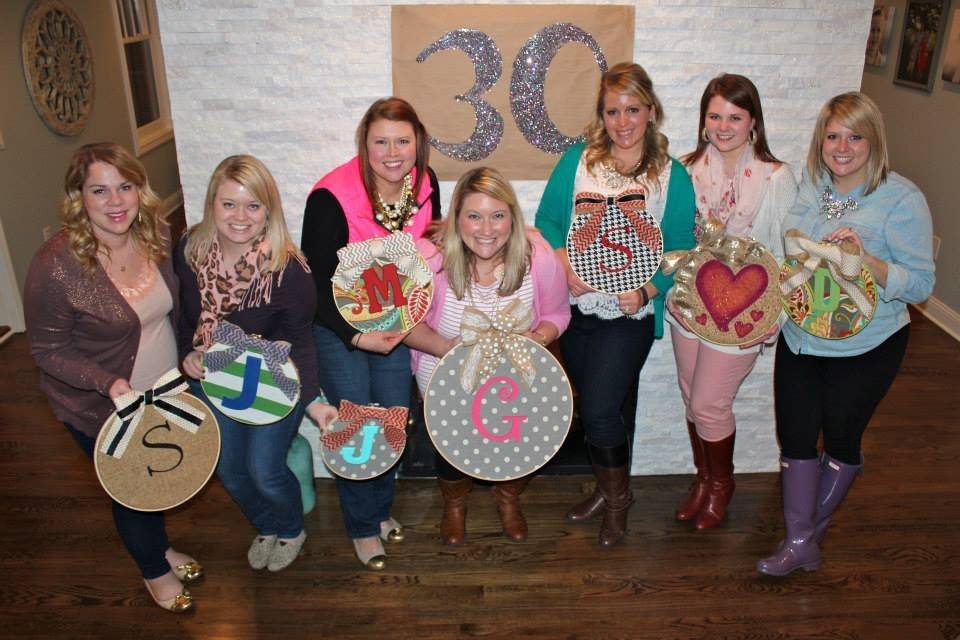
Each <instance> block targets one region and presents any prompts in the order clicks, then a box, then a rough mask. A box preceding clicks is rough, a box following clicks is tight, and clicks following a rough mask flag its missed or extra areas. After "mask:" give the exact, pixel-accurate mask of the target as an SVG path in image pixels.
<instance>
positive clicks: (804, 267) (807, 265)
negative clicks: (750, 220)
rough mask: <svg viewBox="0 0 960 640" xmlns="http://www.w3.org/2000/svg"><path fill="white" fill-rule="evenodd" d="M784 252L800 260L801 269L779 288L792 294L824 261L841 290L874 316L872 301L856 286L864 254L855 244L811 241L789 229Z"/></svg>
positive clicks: (786, 293) (788, 256)
mask: <svg viewBox="0 0 960 640" xmlns="http://www.w3.org/2000/svg"><path fill="white" fill-rule="evenodd" d="M783 248H784V255H785V256H786V257H787V258H793V259H795V260H796V261H797V265H798V269H797V270H796V271H794V272H793V273H792V274H791V275H790V276H788V277H787V278H786V279H785V280H784V281H783V282H781V283H780V291H781V292H782V293H783V294H784V295H789V293H790V292H791V291H793V290H794V289H796V288H797V287H799V286H801V285H802V284H803V283H805V282H806V281H807V280H809V279H810V278H812V277H813V274H814V272H815V271H816V270H817V268H819V267H820V266H821V264H825V265H826V267H827V269H828V270H829V271H830V275H831V276H832V277H833V280H834V281H835V282H836V283H837V284H838V285H839V286H840V290H841V291H843V292H844V293H845V294H847V296H848V297H849V298H850V299H851V300H853V303H854V304H855V305H857V308H858V309H860V311H861V312H863V314H864V315H866V316H867V317H872V316H873V303H872V302H870V298H868V297H867V294H866V292H864V291H863V289H861V288H860V286H858V285H857V283H856V279H857V277H858V276H859V275H860V269H861V267H862V266H863V253H862V252H861V251H860V249H859V247H857V246H856V245H855V244H853V243H852V242H851V243H847V244H845V245H839V244H834V243H831V242H817V241H815V240H811V239H810V238H809V237H808V236H807V235H805V234H804V233H803V232H801V231H798V230H796V229H788V230H787V231H786V233H784V237H783Z"/></svg>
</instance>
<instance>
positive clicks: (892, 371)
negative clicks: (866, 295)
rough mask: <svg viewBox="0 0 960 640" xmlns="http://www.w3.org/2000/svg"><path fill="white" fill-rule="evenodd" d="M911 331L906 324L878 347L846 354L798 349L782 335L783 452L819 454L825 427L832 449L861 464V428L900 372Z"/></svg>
mask: <svg viewBox="0 0 960 640" xmlns="http://www.w3.org/2000/svg"><path fill="white" fill-rule="evenodd" d="M909 335H910V325H907V326H905V327H903V328H902V329H900V330H899V331H897V332H896V333H894V334H893V335H892V336H890V337H889V338H887V339H886V340H885V341H884V342H882V343H881V344H880V345H879V346H877V347H875V348H874V349H872V350H870V351H867V352H866V353H862V354H860V355H858V356H850V357H846V358H825V357H822V356H808V355H796V354H794V353H793V352H791V351H790V349H789V348H788V347H787V344H786V341H785V340H784V339H783V338H781V339H780V342H779V343H778V344H777V359H776V364H775V365H774V374H773V388H774V398H775V400H776V402H775V408H776V416H777V437H778V438H779V439H780V453H781V455H783V457H785V458H791V459H793V460H810V459H812V458H816V457H817V439H818V437H819V435H820V431H821V429H822V430H823V448H824V450H825V451H826V452H827V453H828V454H830V455H831V456H832V457H834V458H836V459H837V460H839V461H840V462H843V463H846V464H854V465H856V464H860V462H861V459H860V440H861V438H862V437H863V432H864V431H866V429H867V424H868V423H869V422H870V418H871V417H872V416H873V412H874V411H875V410H876V408H877V405H878V404H880V401H881V400H883V397H884V396H885V395H886V394H887V391H888V390H889V389H890V385H891V384H893V379H894V378H896V376H897V371H898V370H899V369H900V363H901V362H902V361H903V355H904V353H905V352H906V350H907V338H908V336H909Z"/></svg>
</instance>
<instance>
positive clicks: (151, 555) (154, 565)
mask: <svg viewBox="0 0 960 640" xmlns="http://www.w3.org/2000/svg"><path fill="white" fill-rule="evenodd" d="M64 424H66V425H67V429H68V430H69V431H70V434H71V435H72V436H73V437H74V439H75V440H76V441H77V444H79V445H80V448H81V449H83V451H84V453H86V454H87V455H88V456H89V457H90V458H91V459H92V458H93V447H94V445H95V444H96V441H95V440H94V439H93V438H91V437H90V436H88V435H87V434H85V433H83V432H82V431H79V430H78V429H77V428H76V427H74V426H73V425H69V424H67V423H64ZM110 502H111V503H112V504H113V524H114V526H115V527H116V528H117V533H119V534H120V540H122V541H123V546H124V547H126V548H127V553H129V554H130V557H132V558H133V561H134V562H136V563H137V566H138V567H140V573H141V574H142V575H143V577H144V578H146V579H148V580H150V579H151V578H159V577H160V576H162V575H164V574H165V573H167V572H168V571H170V563H168V562H167V558H166V556H165V554H166V552H167V549H169V548H170V542H169V541H168V540H167V529H166V526H165V525H164V519H163V511H137V510H135V509H130V508H128V507H125V506H123V505H122V504H120V503H119V502H117V501H115V500H111V501H110Z"/></svg>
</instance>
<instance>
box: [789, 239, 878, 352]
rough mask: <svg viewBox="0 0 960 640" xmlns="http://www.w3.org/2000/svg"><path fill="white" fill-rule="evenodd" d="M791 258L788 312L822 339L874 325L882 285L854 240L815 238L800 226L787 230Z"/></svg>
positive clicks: (853, 333)
mask: <svg viewBox="0 0 960 640" xmlns="http://www.w3.org/2000/svg"><path fill="white" fill-rule="evenodd" d="M784 249H785V251H786V260H784V263H783V267H782V268H781V269H780V293H781V294H782V300H783V308H784V310H785V311H786V312H787V316H788V317H789V318H790V319H791V320H792V321H793V322H794V323H796V325H797V326H798V327H800V328H801V329H803V330H804V331H806V332H807V333H809V334H810V335H813V336H816V337H818V338H826V339H828V340H842V339H843V338H849V337H850V336H853V335H856V334H857V333H859V332H860V331H862V330H863V328H864V327H866V326H867V324H869V322H870V319H871V318H873V311H874V309H875V308H876V304H877V285H876V283H875V282H874V279H873V274H872V273H870V269H868V268H867V265H866V264H864V263H863V256H862V254H861V253H860V249H859V247H857V245H856V244H855V243H853V242H844V243H842V244H832V243H827V242H815V241H814V240H811V239H810V238H808V237H807V236H805V235H804V234H803V233H801V232H800V231H797V230H796V229H790V230H788V231H787V232H786V233H785V234H784Z"/></svg>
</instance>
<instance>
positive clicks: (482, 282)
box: [405, 167, 570, 544]
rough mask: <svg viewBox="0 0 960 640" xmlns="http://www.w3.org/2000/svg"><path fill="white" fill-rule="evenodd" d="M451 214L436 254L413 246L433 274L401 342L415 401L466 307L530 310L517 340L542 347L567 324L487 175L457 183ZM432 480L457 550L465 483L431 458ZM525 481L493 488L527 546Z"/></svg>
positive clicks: (558, 273) (539, 258)
mask: <svg viewBox="0 0 960 640" xmlns="http://www.w3.org/2000/svg"><path fill="white" fill-rule="evenodd" d="M451 207H452V212H451V214H450V216H449V217H448V218H447V220H446V223H445V224H444V225H443V226H442V228H441V231H440V233H439V234H437V235H438V236H439V247H437V246H436V245H434V244H432V243H431V242H429V241H428V240H420V241H419V244H418V249H419V250H420V252H421V253H422V254H423V255H424V256H425V257H426V259H427V263H428V264H429V265H430V268H431V270H432V271H433V272H434V294H433V295H434V297H433V303H432V304H431V306H430V311H429V312H428V314H427V317H426V318H425V319H424V321H423V322H421V323H420V324H418V325H417V326H416V327H414V328H413V329H412V330H411V331H410V333H409V334H408V335H407V338H406V340H405V342H406V343H407V344H408V345H409V346H410V347H412V348H413V349H415V350H416V351H414V352H413V356H412V363H413V371H414V373H415V374H416V376H417V384H418V386H419V387H420V391H421V393H422V392H423V391H424V389H425V388H426V386H427V383H428V382H429V381H430V376H431V375H432V374H433V370H434V367H436V364H437V361H438V360H439V359H440V358H441V357H443V355H444V354H445V353H447V352H448V351H450V350H451V349H452V348H453V347H454V346H456V344H457V343H458V342H459V341H460V320H461V318H462V316H463V311H464V309H465V308H466V307H475V308H478V309H479V310H480V311H482V312H483V313H485V314H486V315H488V316H492V315H493V314H495V313H496V312H497V311H498V310H500V309H503V308H505V307H506V305H507V304H509V303H510V302H511V301H512V300H520V301H522V302H523V303H525V304H527V305H529V306H531V307H532V308H533V321H532V323H531V325H530V330H529V331H527V332H526V333H525V334H524V335H525V336H526V337H528V338H530V339H532V340H535V341H537V342H538V343H540V344H542V345H544V346H546V345H548V344H550V343H551V342H553V341H554V340H556V339H557V338H558V337H559V336H560V334H561V333H562V332H563V330H564V329H566V328H567V324H568V323H569V322H570V305H569V302H568V301H567V289H566V275H565V272H564V269H563V265H562V264H561V263H560V261H559V260H558V259H557V257H556V254H555V253H554V252H553V250H552V249H551V248H550V246H549V245H548V244H547V242H546V241H545V240H544V239H543V238H542V237H541V236H540V234H539V233H538V232H536V231H534V230H527V229H526V228H525V226H524V222H523V215H522V213H521V211H520V206H519V204H518V203H517V196H516V194H515V193H514V191H513V188H512V187H511V186H510V183H509V182H508V181H507V180H506V179H505V178H504V177H503V176H502V175H500V173H499V172H497V171H496V170H495V169H490V168H488V167H480V168H477V169H473V170H471V171H468V172H467V173H465V174H464V175H463V176H462V177H461V178H460V180H459V181H458V182H457V186H456V187H455V188H454V191H453V198H452V200H451ZM436 469H437V479H438V481H439V483H440V492H441V494H442V495H443V516H442V518H441V521H440V536H441V537H442V539H443V542H444V544H458V543H460V542H462V541H463V539H464V537H465V536H466V517H467V494H468V493H469V492H470V489H471V488H473V479H472V478H470V477H468V476H465V475H464V474H463V473H461V472H460V471H459V470H457V469H455V468H454V467H453V466H452V465H451V464H450V463H449V462H447V461H446V460H445V459H444V458H443V457H442V456H440V455H437V457H436ZM529 481H530V476H526V477H523V478H518V479H516V480H509V481H506V482H497V483H494V485H493V487H492V488H491V492H492V493H493V497H494V499H495V500H496V501H497V510H498V512H499V514H500V522H501V523H502V524H503V531H504V533H505V534H506V536H507V537H508V538H509V539H510V540H512V541H514V542H522V541H524V540H526V538H527V522H526V520H525V519H524V517H523V513H522V512H521V511H520V502H519V496H520V493H521V492H522V491H523V489H524V487H525V486H526V485H527V483H528V482H529Z"/></svg>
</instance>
